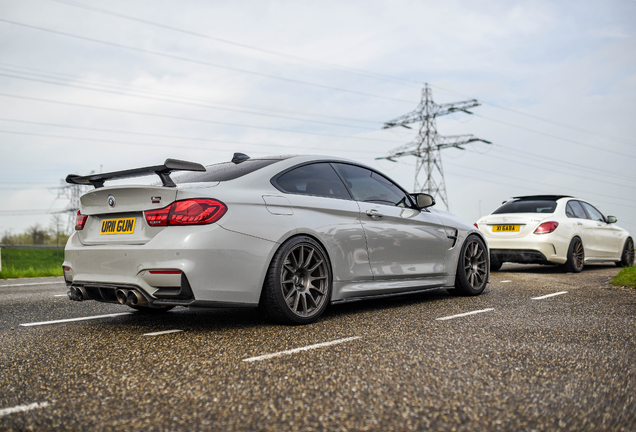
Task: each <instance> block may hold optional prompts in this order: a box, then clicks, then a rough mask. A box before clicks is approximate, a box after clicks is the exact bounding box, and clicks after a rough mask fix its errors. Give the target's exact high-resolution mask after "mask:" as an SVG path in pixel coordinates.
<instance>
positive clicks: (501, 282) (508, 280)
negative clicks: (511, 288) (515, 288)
mask: <svg viewBox="0 0 636 432" xmlns="http://www.w3.org/2000/svg"><path fill="white" fill-rule="evenodd" d="M507 282H512V281H510V280H505V281H501V283H507Z"/></svg>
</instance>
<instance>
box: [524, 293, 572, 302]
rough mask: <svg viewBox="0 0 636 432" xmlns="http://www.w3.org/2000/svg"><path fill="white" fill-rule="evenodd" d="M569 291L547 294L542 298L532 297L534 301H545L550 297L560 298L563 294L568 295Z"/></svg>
mask: <svg viewBox="0 0 636 432" xmlns="http://www.w3.org/2000/svg"><path fill="white" fill-rule="evenodd" d="M567 293H568V292H567V291H559V292H557V293H552V294H546V295H544V296H541V297H532V300H543V299H546V298H549V297H554V296H558V295H562V294H567Z"/></svg>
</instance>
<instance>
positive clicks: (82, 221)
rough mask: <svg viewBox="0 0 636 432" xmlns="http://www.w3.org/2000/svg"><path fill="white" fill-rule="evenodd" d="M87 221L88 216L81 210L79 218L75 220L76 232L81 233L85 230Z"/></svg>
mask: <svg viewBox="0 0 636 432" xmlns="http://www.w3.org/2000/svg"><path fill="white" fill-rule="evenodd" d="M86 219H88V215H85V214H82V213H81V212H80V211H79V210H78V211H77V217H76V218H75V230H76V231H81V230H83V229H84V225H86Z"/></svg>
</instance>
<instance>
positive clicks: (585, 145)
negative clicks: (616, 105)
mask: <svg viewBox="0 0 636 432" xmlns="http://www.w3.org/2000/svg"><path fill="white" fill-rule="evenodd" d="M475 115H476V116H477V117H481V118H484V119H486V120H490V121H493V122H496V123H501V124H504V125H506V126H510V127H514V128H517V129H522V130H525V131H528V132H533V133H536V134H539V135H543V136H547V137H550V138H554V139H558V140H561V141H566V142H569V143H573V144H578V145H581V146H584V147H590V148H593V149H595V150H598V149H599V147H597V146H593V145H591V144H585V143H582V142H579V141H574V140H571V139H568V138H561V137H558V136H556V135H552V134H549V133H546V132H540V131H537V130H534V129H530V128H527V127H523V126H518V125H515V124H512V123H508V122H505V121H502V120H496V119H493V118H490V117H486V116H483V115H479V114H475ZM602 150H603V151H604V152H607V153H614V154H617V155H620V156H625V157H629V158H634V159H636V156H633V155H629V154H627V153H621V152H617V151H614V150H608V149H606V148H603V149H602Z"/></svg>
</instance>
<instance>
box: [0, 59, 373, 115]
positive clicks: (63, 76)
mask: <svg viewBox="0 0 636 432" xmlns="http://www.w3.org/2000/svg"><path fill="white" fill-rule="evenodd" d="M0 65H1V66H5V67H4V68H2V67H0V70H6V71H9V72H14V73H26V74H31V75H35V76H40V77H45V78H50V79H57V80H64V79H66V80H70V81H74V82H84V83H87V84H93V85H99V86H102V87H107V88H108V87H110V88H115V89H120V90H125V91H131V90H132V91H136V92H139V93H145V94H151V95H159V96H169V97H175V98H181V99H184V100H190V101H195V102H206V103H214V104H217V105H226V106H231V107H238V108H247V109H254V110H261V111H266V112H279V113H283V114H294V115H302V116H306V117H316V118H322V119H328V120H345V121H352V122H358V123H368V124H373V125H376V126H377V124H378V123H381V121H379V120H368V119H359V118H351V117H342V116H337V117H336V116H328V115H324V114H318V113H308V112H299V111H298V110H285V109H280V108H274V107H272V106H258V105H245V104H238V103H235V102H228V101H218V100H214V101H212V100H208V99H202V98H197V97H193V96H183V95H177V94H174V93H167V92H159V91H156V90H148V89H143V88H138V87H133V86H123V85H117V84H113V83H106V82H103V81H96V80H87V79H82V78H79V77H77V76H74V75H70V74H64V73H59V72H50V71H43V70H41V69H36V68H32V67H28V66H18V65H13V64H10V63H3V62H0ZM7 67H8V68H11V69H7ZM16 69H17V70H16Z"/></svg>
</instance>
